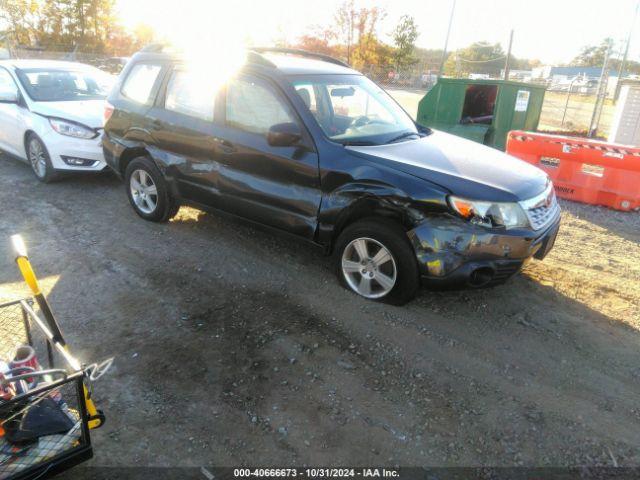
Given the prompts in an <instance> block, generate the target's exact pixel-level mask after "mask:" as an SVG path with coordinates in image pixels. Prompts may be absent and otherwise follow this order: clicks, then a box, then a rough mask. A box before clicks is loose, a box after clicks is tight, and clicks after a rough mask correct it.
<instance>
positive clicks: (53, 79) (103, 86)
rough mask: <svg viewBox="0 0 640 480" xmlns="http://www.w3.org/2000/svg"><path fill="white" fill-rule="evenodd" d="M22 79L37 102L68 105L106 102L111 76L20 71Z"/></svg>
mask: <svg viewBox="0 0 640 480" xmlns="http://www.w3.org/2000/svg"><path fill="white" fill-rule="evenodd" d="M17 73H18V78H19V79H20V82H21V83H22V85H23V86H24V88H25V90H26V91H27V93H28V94H29V96H30V97H31V98H32V99H33V100H35V101H36V102H65V101H74V100H96V99H103V98H105V97H106V96H107V94H108V93H109V90H110V89H111V86H112V84H113V80H112V77H111V75H108V74H105V73H102V72H101V71H100V70H98V69H95V70H93V69H86V70H60V69H43V68H37V69H36V68H33V69H20V70H18V71H17Z"/></svg>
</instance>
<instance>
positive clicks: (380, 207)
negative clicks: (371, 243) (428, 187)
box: [327, 193, 413, 253]
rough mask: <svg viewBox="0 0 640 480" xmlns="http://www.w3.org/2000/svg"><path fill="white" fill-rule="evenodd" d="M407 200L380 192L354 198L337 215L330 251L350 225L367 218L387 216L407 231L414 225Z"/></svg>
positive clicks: (329, 251) (329, 245)
mask: <svg viewBox="0 0 640 480" xmlns="http://www.w3.org/2000/svg"><path fill="white" fill-rule="evenodd" d="M407 206H408V204H407V202H404V201H402V200H400V199H398V198H397V197H395V196H385V195H380V194H372V193H369V194H366V195H362V196H360V197H358V198H355V199H353V201H352V202H350V204H349V205H348V206H347V207H346V208H343V209H342V210H341V211H340V213H339V214H338V215H337V216H336V219H335V222H334V223H333V228H332V231H331V234H330V236H329V238H328V246H327V249H328V253H331V252H333V248H334V246H335V244H336V241H337V239H338V237H339V236H340V234H341V233H342V232H343V231H344V229H345V228H347V227H348V226H349V225H351V224H353V223H354V222H357V221H359V220H364V219H366V218H385V219H387V220H392V221H395V222H396V223H398V224H399V225H400V226H401V227H402V228H403V229H404V230H405V231H408V230H410V229H411V228H412V227H413V221H412V220H411V218H410V216H409V214H408V212H407Z"/></svg>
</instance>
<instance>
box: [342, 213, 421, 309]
mask: <svg viewBox="0 0 640 480" xmlns="http://www.w3.org/2000/svg"><path fill="white" fill-rule="evenodd" d="M334 263H335V269H336V274H337V275H338V279H339V280H340V283H341V284H342V285H343V286H344V287H345V288H347V289H348V290H351V291H352V292H354V293H356V294H358V295H360V296H361V297H364V298H367V299H369V300H374V301H379V302H384V303H390V304H392V305H402V304H405V303H407V302H408V301H409V300H411V299H413V297H415V295H416V293H417V292H418V289H419V287H420V272H419V270H418V262H417V260H416V256H415V252H414V250H413V247H412V246H411V244H410V243H409V239H408V238H407V234H406V232H405V231H404V229H403V228H402V226H401V225H399V224H398V223H396V222H394V221H392V220H389V219H386V218H375V219H374V218H369V219H364V220H359V221H357V222H355V223H353V224H352V225H349V226H348V227H347V228H345V229H344V230H343V231H342V233H341V234H340V236H339V237H338V240H337V241H336V247H335V250H334Z"/></svg>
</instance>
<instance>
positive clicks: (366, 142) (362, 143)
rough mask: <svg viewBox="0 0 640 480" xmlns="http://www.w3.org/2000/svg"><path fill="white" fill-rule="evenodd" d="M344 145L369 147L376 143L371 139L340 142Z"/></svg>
mask: <svg viewBox="0 0 640 480" xmlns="http://www.w3.org/2000/svg"><path fill="white" fill-rule="evenodd" d="M340 143H341V144H342V145H344V146H345V147H371V146H373V145H378V144H377V143H375V142H372V141H371V140H347V141H345V142H340Z"/></svg>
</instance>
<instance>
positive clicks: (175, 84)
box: [164, 70, 217, 121]
mask: <svg viewBox="0 0 640 480" xmlns="http://www.w3.org/2000/svg"><path fill="white" fill-rule="evenodd" d="M207 83H208V82H202V81H200V79H199V78H198V76H197V75H195V74H192V73H189V72H187V71H181V70H176V71H174V72H173V74H172V75H171V79H170V80H169V83H168V84H167V97H166V99H165V102H164V107H165V108H166V109H167V110H171V111H172V112H177V113H181V114H183V115H188V116H190V117H195V118H200V119H202V120H206V121H212V120H213V111H214V108H215V98H216V94H217V92H216V91H215V89H212V88H208V85H207Z"/></svg>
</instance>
